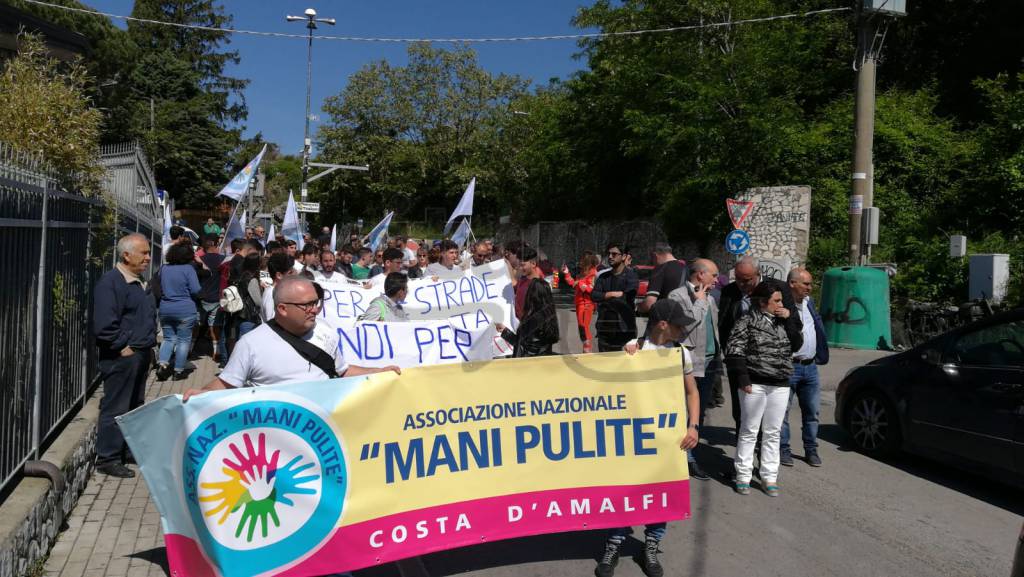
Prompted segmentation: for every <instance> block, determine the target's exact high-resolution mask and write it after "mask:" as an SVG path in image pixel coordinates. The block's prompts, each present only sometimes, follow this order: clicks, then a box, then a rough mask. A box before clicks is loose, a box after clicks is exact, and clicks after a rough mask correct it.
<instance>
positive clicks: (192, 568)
mask: <svg viewBox="0 0 1024 577" xmlns="http://www.w3.org/2000/svg"><path fill="white" fill-rule="evenodd" d="M164 546H165V547H166V548H167V565H168V566H169V567H170V568H171V575H188V577H217V572H216V571H214V569H213V567H211V566H210V564H209V563H208V562H207V561H206V557H204V556H203V553H202V551H200V550H199V544H198V543H196V542H195V541H193V540H192V539H190V538H188V537H186V536H184V535H177V534H175V533H168V534H166V535H164Z"/></svg>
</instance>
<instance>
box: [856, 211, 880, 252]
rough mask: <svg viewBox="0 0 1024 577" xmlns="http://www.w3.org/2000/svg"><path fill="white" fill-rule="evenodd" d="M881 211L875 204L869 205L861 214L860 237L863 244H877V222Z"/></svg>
mask: <svg viewBox="0 0 1024 577" xmlns="http://www.w3.org/2000/svg"><path fill="white" fill-rule="evenodd" d="M881 214H882V211H880V210H879V209H878V207H875V206H869V207H867V208H865V209H864V212H863V213H862V214H861V223H860V237H861V240H862V242H863V243H864V244H868V245H872V246H874V245H877V244H878V223H879V217H880V216H881Z"/></svg>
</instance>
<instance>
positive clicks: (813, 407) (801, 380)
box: [779, 363, 821, 453]
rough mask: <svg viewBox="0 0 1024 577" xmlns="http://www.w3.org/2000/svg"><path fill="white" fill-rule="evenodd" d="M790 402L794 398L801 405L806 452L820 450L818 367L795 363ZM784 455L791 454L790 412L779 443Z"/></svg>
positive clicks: (790, 387)
mask: <svg viewBox="0 0 1024 577" xmlns="http://www.w3.org/2000/svg"><path fill="white" fill-rule="evenodd" d="M789 389H790V393H789V402H790V405H792V404H793V397H796V398H797V399H798V401H799V403H800V420H801V421H802V427H801V429H800V433H801V436H802V437H803V441H804V452H805V453H806V452H809V451H817V450H818V411H819V408H820V406H821V384H820V381H819V380H818V365H816V364H814V363H811V364H809V365H801V364H800V363H793V375H792V376H791V377H789ZM779 445H780V447H779V448H780V449H781V451H782V453H790V452H791V449H790V447H789V412H788V411H787V412H786V418H785V419H784V420H783V421H782V439H781V442H780V443H779Z"/></svg>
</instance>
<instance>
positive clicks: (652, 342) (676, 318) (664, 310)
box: [594, 299, 700, 577]
mask: <svg viewBox="0 0 1024 577" xmlns="http://www.w3.org/2000/svg"><path fill="white" fill-rule="evenodd" d="M689 320H690V319H688V318H687V316H686V312H685V311H683V307H682V306H681V305H680V304H679V303H678V302H676V301H674V300H671V299H662V300H659V301H657V302H655V303H654V305H652V306H651V309H650V316H649V317H648V320H647V337H642V338H639V339H633V340H631V341H629V342H628V343H626V346H625V351H626V352H627V353H629V354H631V355H632V354H635V353H636V352H637V351H646V350H652V349H671V348H677V347H678V348H681V349H682V352H683V383H684V385H685V386H684V390H685V391H686V416H687V420H688V421H689V426H688V427H687V429H686V436H685V437H683V440H682V441H681V442H680V443H679V448H680V449H683V450H689V449H692V448H694V447H696V446H697V440H698V435H697V416H698V415H699V414H700V413H699V411H700V395H699V393H698V392H697V380H696V379H695V378H694V376H693V361H692V359H691V358H690V352H689V351H687V350H686V347H680V346H679V340H680V339H681V338H682V337H683V327H684V326H686V323H687V322H688V321H689ZM665 526H666V524H665V523H655V524H653V525H647V526H646V527H644V536H645V539H644V541H645V542H644V551H643V553H642V554H641V555H640V558H639V561H640V565H641V567H642V568H643V570H644V573H646V574H647V575H648V577H662V575H664V574H665V569H664V568H663V567H662V566H661V562H660V561H659V560H658V553H660V552H661V551H660V550H659V549H658V546H659V545H660V544H661V539H662V537H664V536H665ZM631 531H632V530H631V529H630V528H629V527H622V528H619V529H612V530H611V531H610V532H609V533H610V534H609V535H608V540H607V541H605V545H604V554H603V555H602V556H601V560H600V561H599V562H598V564H597V568H596V569H595V570H594V573H595V574H596V575H597V577H612V575H614V574H615V565H616V564H618V562H619V554H620V549H621V548H622V545H623V543H625V542H626V537H628V536H629V534H630V532H631Z"/></svg>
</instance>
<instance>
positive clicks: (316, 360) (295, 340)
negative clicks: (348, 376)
mask: <svg viewBox="0 0 1024 577" xmlns="http://www.w3.org/2000/svg"><path fill="white" fill-rule="evenodd" d="M267 326H268V327H270V328H271V329H272V330H273V331H274V332H275V333H277V336H279V337H281V338H282V339H283V340H284V342H286V343H288V344H289V345H291V347H292V348H293V349H295V352H297V353H299V356H300V357H302V358H304V359H306V360H307V361H309V362H311V363H313V364H314V365H316V366H317V368H319V369H320V370H321V371H323V372H324V373H325V374H326V375H327V376H328V377H330V378H332V379H336V378H338V377H340V376H341V375H339V374H338V373H337V371H335V370H334V359H333V358H331V355H329V354H327V352H326V351H324V350H323V349H321V348H320V347H318V346H316V345H314V344H313V343H310V342H307V341H304V340H302V339H301V338H299V337H297V336H295V335H293V334H291V333H290V332H288V331H286V330H284V329H283V328H281V325H279V324H277V321H276V320H275V319H270V320H269V321H267Z"/></svg>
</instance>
